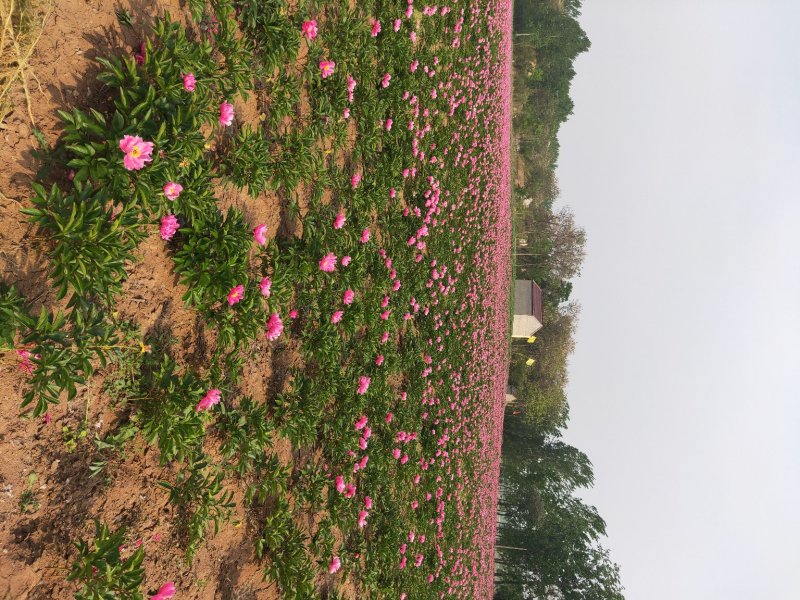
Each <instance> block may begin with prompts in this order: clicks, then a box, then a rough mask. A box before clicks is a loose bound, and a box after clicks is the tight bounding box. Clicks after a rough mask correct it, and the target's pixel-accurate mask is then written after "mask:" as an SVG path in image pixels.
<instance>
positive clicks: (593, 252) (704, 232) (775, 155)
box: [557, 0, 800, 600]
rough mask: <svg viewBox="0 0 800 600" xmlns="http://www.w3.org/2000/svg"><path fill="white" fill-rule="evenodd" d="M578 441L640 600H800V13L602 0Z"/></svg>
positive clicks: (579, 131) (573, 372)
mask: <svg viewBox="0 0 800 600" xmlns="http://www.w3.org/2000/svg"><path fill="white" fill-rule="evenodd" d="M581 24H582V26H583V28H584V29H585V30H586V31H587V33H588V35H589V38H590V39H591V41H592V48H591V49H590V50H589V52H588V53H586V54H584V55H582V56H581V57H580V58H579V59H578V60H577V62H576V65H575V68H576V71H577V76H576V78H575V80H574V81H573V87H572V97H573V100H574V102H575V110H574V114H573V115H572V117H571V118H570V120H569V121H568V122H567V123H566V124H565V125H563V126H562V129H561V133H560V135H559V139H560V146H561V153H560V158H559V166H558V171H557V174H558V178H559V182H560V188H561V200H560V202H561V203H562V204H567V205H569V206H571V207H572V208H573V209H574V211H575V213H576V220H577V221H578V222H579V224H581V225H582V226H583V227H584V228H585V229H586V232H587V237H588V243H587V257H586V262H585V263H584V267H583V272H582V276H581V277H580V279H579V280H577V281H576V283H575V287H574V292H573V298H574V299H577V300H578V301H580V303H581V304H582V306H583V310H582V313H581V321H580V324H579V329H578V332H577V349H576V352H575V354H574V355H573V357H572V359H571V361H570V384H569V387H568V397H569V402H570V415H571V417H570V423H569V428H568V430H567V432H566V434H565V438H566V441H568V442H569V443H571V444H572V445H574V446H576V447H578V448H580V449H582V450H583V451H585V452H586V453H587V454H588V455H589V458H590V459H591V460H592V462H593V464H594V470H595V478H596V484H595V487H594V488H593V489H592V490H589V491H587V492H586V493H585V498H586V500H588V501H589V502H590V503H591V504H594V505H595V506H597V508H598V510H599V512H600V514H601V515H602V516H603V517H604V518H605V519H606V522H607V524H608V534H609V538H608V539H607V540H606V542H605V545H606V546H607V547H609V548H610V549H611V552H612V557H613V559H614V560H615V561H616V562H618V563H619V564H620V566H621V571H622V582H623V584H624V585H625V588H626V594H625V595H626V598H627V599H628V600H767V599H768V600H782V599H791V600H796V599H798V598H800V578H798V576H800V36H799V35H798V24H800V1H798V0H783V1H780V0H585V1H584V10H583V15H582V17H581Z"/></svg>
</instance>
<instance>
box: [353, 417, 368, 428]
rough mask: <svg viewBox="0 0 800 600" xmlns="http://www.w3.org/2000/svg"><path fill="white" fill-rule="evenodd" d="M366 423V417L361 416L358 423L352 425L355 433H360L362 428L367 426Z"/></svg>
mask: <svg viewBox="0 0 800 600" xmlns="http://www.w3.org/2000/svg"><path fill="white" fill-rule="evenodd" d="M367 421H368V419H367V415H361V417H360V418H359V419H358V421H356V422H355V424H354V427H355V428H356V431H361V430H362V429H364V427H366V426H367Z"/></svg>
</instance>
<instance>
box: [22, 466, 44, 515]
mask: <svg viewBox="0 0 800 600" xmlns="http://www.w3.org/2000/svg"><path fill="white" fill-rule="evenodd" d="M38 480H39V476H38V475H37V474H36V473H34V472H33V471H31V472H30V473H28V485H27V487H26V488H25V489H24V490H23V491H22V493H21V494H20V495H19V512H21V513H22V514H33V513H35V512H37V511H38V510H39V508H40V507H41V504H40V502H39V499H38V498H37V497H36V491H35V490H34V489H33V486H34V485H36V482H37V481H38Z"/></svg>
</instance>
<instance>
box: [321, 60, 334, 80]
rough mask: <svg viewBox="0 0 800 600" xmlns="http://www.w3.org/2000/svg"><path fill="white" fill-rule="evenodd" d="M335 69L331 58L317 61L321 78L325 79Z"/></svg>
mask: <svg viewBox="0 0 800 600" xmlns="http://www.w3.org/2000/svg"><path fill="white" fill-rule="evenodd" d="M335 69H336V63H335V62H333V61H332V60H322V61H320V63H319V70H320V71H321V72H322V78H323V79H327V78H328V77H330V76H331V75H333V72H334V70H335Z"/></svg>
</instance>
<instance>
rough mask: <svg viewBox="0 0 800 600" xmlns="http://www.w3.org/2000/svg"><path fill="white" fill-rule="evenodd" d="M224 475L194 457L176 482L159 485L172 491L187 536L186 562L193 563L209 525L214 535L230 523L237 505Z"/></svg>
mask: <svg viewBox="0 0 800 600" xmlns="http://www.w3.org/2000/svg"><path fill="white" fill-rule="evenodd" d="M223 479H224V475H223V473H222V472H221V471H217V470H216V469H215V468H214V467H209V465H208V462H207V460H206V458H205V457H203V456H202V455H195V456H193V457H192V458H191V460H190V461H189V464H188V465H187V467H186V468H185V469H183V470H182V471H181V472H179V473H178V475H177V478H176V481H175V483H174V484H171V483H169V482H166V481H162V482H160V484H161V485H162V486H163V487H165V488H166V489H168V490H169V500H170V502H172V504H174V505H176V506H177V507H178V510H179V511H180V513H179V514H180V516H181V526H182V527H183V529H184V530H185V532H186V536H187V546H186V560H187V562H191V560H192V558H193V557H194V555H195V553H196V552H197V550H198V549H199V548H200V544H201V543H202V542H203V540H204V539H205V536H206V531H207V529H208V527H209V525H210V524H212V523H213V525H214V533H215V534H216V533H217V532H219V528H220V525H222V523H224V522H225V521H227V520H228V519H229V518H230V516H231V514H233V509H234V508H235V506H236V504H235V503H234V502H233V492H231V491H230V490H226V489H225V488H224V487H223Z"/></svg>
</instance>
